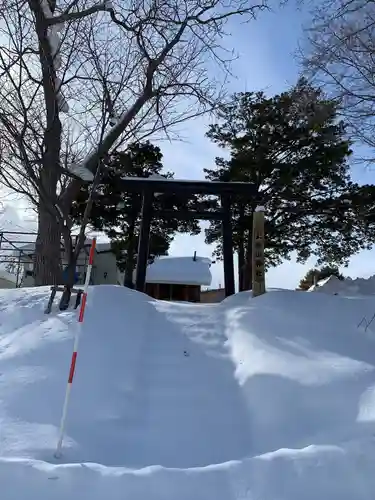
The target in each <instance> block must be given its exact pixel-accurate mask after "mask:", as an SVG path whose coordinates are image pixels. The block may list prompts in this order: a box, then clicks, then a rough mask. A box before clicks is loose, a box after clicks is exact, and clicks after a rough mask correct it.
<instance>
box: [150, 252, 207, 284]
mask: <svg viewBox="0 0 375 500" xmlns="http://www.w3.org/2000/svg"><path fill="white" fill-rule="evenodd" d="M210 265H211V259H209V258H206V257H196V258H195V260H194V259H193V257H160V258H159V259H156V260H155V261H154V263H153V264H150V265H149V266H148V267H147V272H146V282H147V283H172V284H175V285H197V286H202V285H204V286H209V285H211V281H212V275H211V271H210Z"/></svg>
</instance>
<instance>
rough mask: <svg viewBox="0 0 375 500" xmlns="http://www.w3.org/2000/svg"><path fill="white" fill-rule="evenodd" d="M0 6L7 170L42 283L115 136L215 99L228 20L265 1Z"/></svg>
mask: <svg viewBox="0 0 375 500" xmlns="http://www.w3.org/2000/svg"><path fill="white" fill-rule="evenodd" d="M0 6H1V9H0V41H2V40H4V44H3V45H2V46H0V154H1V156H0V178H1V181H2V182H3V183H5V184H6V185H7V186H9V187H10V188H12V189H14V190H16V191H18V192H20V193H23V194H25V195H27V196H28V198H29V199H30V201H31V202H32V203H33V204H34V205H35V206H36V207H37V209H38V238H37V242H36V252H35V253H36V258H35V266H34V272H35V279H36V284H38V285H40V284H50V283H56V282H57V281H58V280H59V279H60V267H59V255H60V242H61V237H63V238H64V241H65V247H66V249H67V252H68V254H69V255H70V256H71V257H72V256H73V255H74V254H77V252H78V251H79V246H80V244H81V243H82V242H83V239H84V227H83V228H82V231H81V232H80V238H79V242H78V245H76V248H75V250H74V251H73V246H72V239H71V223H70V222H69V212H70V207H71V204H72V202H73V200H74V199H75V198H76V196H77V194H78V192H79V190H80V188H81V186H82V182H84V181H85V180H86V181H87V180H92V179H93V178H94V175H95V172H96V171H97V168H98V165H99V164H100V162H101V161H102V160H103V158H105V156H106V155H107V154H108V153H109V152H110V150H111V149H113V148H115V147H117V146H119V145H120V144H126V143H127V142H128V141H129V140H132V141H134V140H137V139H142V138H145V137H146V136H148V135H150V134H157V133H162V134H166V133H167V134H168V133H169V132H168V131H170V130H173V129H171V127H173V126H174V125H176V124H178V123H180V122H182V121H185V120H187V119H190V118H192V117H195V116H199V115H200V114H203V113H206V112H208V111H211V110H213V109H215V108H216V106H217V105H218V104H219V103H220V102H222V100H223V98H224V94H225V93H224V85H225V81H226V76H227V75H228V74H229V72H230V62H231V60H232V58H233V53H232V52H231V51H227V50H225V49H224V48H223V47H222V46H221V44H220V43H221V40H222V39H223V37H224V35H225V26H226V24H227V22H228V20H229V19H230V18H231V17H233V16H236V15H237V16H241V17H242V18H243V19H244V20H246V21H248V20H250V19H253V18H254V17H255V15H256V14H257V13H258V12H259V11H261V10H263V9H265V8H266V3H265V0H260V1H259V3H257V2H256V0H255V2H253V1H249V0H227V1H223V0H182V1H180V2H175V1H172V0H127V1H123V0H121V1H120V0H118V1H117V2H116V3H115V2H113V3H111V2H109V1H108V0H106V1H104V2H100V3H97V2H95V0H91V2H89V1H88V0H62V1H61V2H60V3H59V4H56V2H55V1H54V0H0ZM0 43H1V42H0ZM219 70H220V71H219ZM220 72H221V73H220ZM215 73H216V74H218V76H217V77H214V76H213V75H214V74H215ZM83 174H85V175H86V177H85V175H83ZM82 175H83V177H85V179H84V180H82ZM72 258H73V257H72Z"/></svg>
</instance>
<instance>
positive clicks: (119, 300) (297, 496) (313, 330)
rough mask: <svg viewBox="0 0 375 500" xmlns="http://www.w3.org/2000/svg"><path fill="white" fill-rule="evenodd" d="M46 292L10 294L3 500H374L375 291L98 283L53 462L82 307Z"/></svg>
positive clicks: (0, 446) (5, 329) (4, 329)
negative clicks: (171, 299) (185, 292)
mask: <svg viewBox="0 0 375 500" xmlns="http://www.w3.org/2000/svg"><path fill="white" fill-rule="evenodd" d="M47 295H48V292H47V291H46V289H21V290H6V291H1V292H0V484H1V486H2V488H1V491H2V493H1V498H2V500H25V499H30V500H31V499H32V500H37V499H38V500H40V499H41V500H47V499H48V500H49V499H52V498H53V499H54V500H62V499H66V498H67V497H68V496H69V498H71V499H72V500H78V499H79V500H81V499H82V498H90V500H103V499H104V498H105V499H106V500H120V499H121V500H122V499H125V498H129V499H131V500H156V499H158V500H159V499H160V500H161V499H163V500H169V499H170V500H185V499H186V500H188V499H189V500H211V499H212V500H232V499H236V500H244V499H247V500H255V499H256V500H302V499H303V500H317V499H318V498H319V499H322V500H354V499H361V500H372V499H373V492H374V489H375V477H374V474H373V470H374V466H375V439H374V420H375V372H374V366H375V334H373V333H372V331H371V325H370V327H369V328H368V329H367V330H366V331H364V330H363V329H362V328H358V324H359V323H360V322H361V320H362V319H363V318H364V317H366V318H371V317H372V316H373V314H374V312H375V303H374V302H373V300H371V299H370V298H367V299H366V298H353V299H345V298H340V297H335V296H332V297H330V296H327V295H325V294H308V293H303V292H289V291H278V292H270V293H268V294H266V295H265V296H263V297H259V298H257V299H251V298H250V295H249V294H247V293H243V294H239V295H237V296H234V297H231V298H229V299H227V300H225V301H224V302H223V303H221V304H214V305H202V304H196V305H193V304H183V303H174V304H173V303H168V302H159V301H154V300H152V299H150V298H148V297H146V296H144V295H142V294H139V293H137V292H133V291H129V290H126V289H124V288H123V287H115V286H99V287H92V288H91V289H90V291H89V302H88V306H87V309H86V316H85V323H84V326H83V331H82V337H81V343H80V348H79V355H78V361H77V371H76V377H75V380H74V384H73V390H72V396H71V401H70V407H69V417H68V425H67V434H66V438H65V441H64V454H63V457H62V459H61V460H56V459H55V458H54V457H53V453H54V450H55V446H56V443H57V437H58V426H59V422H60V416H61V409H62V403H63V398H64V391H65V387H66V379H67V375H68V370H69V364H70V356H71V351H72V344H73V342H72V339H73V334H74V331H75V328H77V323H76V319H77V311H74V312H73V311H70V312H64V313H60V312H59V313H58V312H56V311H55V312H54V313H52V314H51V315H49V316H46V315H44V314H43V310H44V308H45V305H46V301H47Z"/></svg>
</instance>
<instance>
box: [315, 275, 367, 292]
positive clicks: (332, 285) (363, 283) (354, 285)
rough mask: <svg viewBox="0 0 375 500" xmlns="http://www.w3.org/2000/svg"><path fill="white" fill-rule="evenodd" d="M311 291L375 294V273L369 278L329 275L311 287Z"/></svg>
mask: <svg viewBox="0 0 375 500" xmlns="http://www.w3.org/2000/svg"><path fill="white" fill-rule="evenodd" d="M309 292H322V293H328V294H331V295H333V294H336V295H342V296H346V297H356V296H362V295H375V275H374V276H371V277H369V278H355V279H352V278H345V279H344V280H339V279H338V278H337V277H336V276H329V277H328V278H325V279H324V280H320V281H318V282H317V286H315V285H313V286H312V287H310V288H309Z"/></svg>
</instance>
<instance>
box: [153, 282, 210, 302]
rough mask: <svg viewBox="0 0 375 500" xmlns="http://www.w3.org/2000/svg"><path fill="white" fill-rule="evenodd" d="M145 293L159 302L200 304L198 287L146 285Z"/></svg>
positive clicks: (169, 284) (171, 284)
mask: <svg viewBox="0 0 375 500" xmlns="http://www.w3.org/2000/svg"><path fill="white" fill-rule="evenodd" d="M146 293H147V295H149V296H150V297H153V298H154V299H159V300H172V301H179V302H200V295H201V290H200V286H199V285H177V284H174V283H146Z"/></svg>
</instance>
